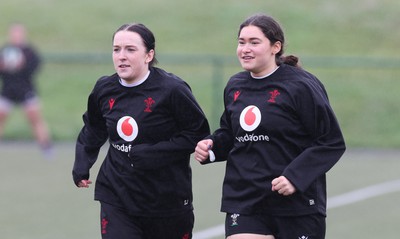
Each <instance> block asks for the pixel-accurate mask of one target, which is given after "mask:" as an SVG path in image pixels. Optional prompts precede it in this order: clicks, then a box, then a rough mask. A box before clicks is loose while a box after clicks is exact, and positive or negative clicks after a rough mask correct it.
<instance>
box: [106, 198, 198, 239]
mask: <svg viewBox="0 0 400 239" xmlns="http://www.w3.org/2000/svg"><path fill="white" fill-rule="evenodd" d="M193 225H194V214H193V211H188V212H184V213H183V214H181V215H177V216H171V217H156V218H155V217H139V216H131V215H128V214H127V213H125V211H123V210H122V209H120V208H118V207H115V206H112V205H110V204H107V203H103V202H101V212H100V228H101V237H102V238H103V239H116V238H118V239H154V238H157V239H190V238H192V231H193Z"/></svg>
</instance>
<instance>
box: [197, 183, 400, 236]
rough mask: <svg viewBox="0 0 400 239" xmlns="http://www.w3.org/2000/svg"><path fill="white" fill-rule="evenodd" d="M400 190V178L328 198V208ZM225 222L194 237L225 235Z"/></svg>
mask: <svg viewBox="0 0 400 239" xmlns="http://www.w3.org/2000/svg"><path fill="white" fill-rule="evenodd" d="M397 191H400V179H398V180H393V181H388V182H384V183H379V184H375V185H372V186H368V187H365V188H361V189H357V190H354V191H351V192H348V193H344V194H342V195H338V196H334V197H331V198H329V199H328V209H332V208H337V207H341V206H346V205H348V204H352V203H356V202H359V201H363V200H366V199H369V198H372V197H377V196H381V195H384V194H388V193H393V192H397ZM224 231H225V228H224V224H221V225H218V226H215V227H211V228H208V229H205V230H202V231H199V232H195V233H193V239H210V238H214V237H217V236H222V235H224V233H225V232H224Z"/></svg>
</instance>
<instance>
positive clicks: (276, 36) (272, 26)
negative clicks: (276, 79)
mask: <svg viewBox="0 0 400 239" xmlns="http://www.w3.org/2000/svg"><path fill="white" fill-rule="evenodd" d="M247 26H256V27H258V28H260V30H261V31H262V32H263V33H264V35H265V37H266V38H268V40H269V41H270V42H271V45H273V44H275V42H278V41H279V42H280V43H281V50H280V51H279V52H278V53H276V55H275V59H276V63H277V64H278V65H280V64H282V63H285V64H288V65H292V66H299V64H298V61H299V58H298V57H296V56H293V55H290V56H284V55H283V53H284V47H285V36H284V34H283V30H282V28H281V26H280V25H279V23H278V22H277V21H276V20H275V19H273V18H272V17H270V16H267V15H265V14H261V13H259V14H255V15H252V16H250V17H249V18H247V19H246V20H245V21H244V22H243V23H242V24H241V25H240V27H239V33H238V36H240V32H241V31H242V29H243V28H244V27H247Z"/></svg>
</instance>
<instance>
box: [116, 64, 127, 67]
mask: <svg viewBox="0 0 400 239" xmlns="http://www.w3.org/2000/svg"><path fill="white" fill-rule="evenodd" d="M118 67H119V68H128V67H129V65H125V64H122V65H119V66H118Z"/></svg>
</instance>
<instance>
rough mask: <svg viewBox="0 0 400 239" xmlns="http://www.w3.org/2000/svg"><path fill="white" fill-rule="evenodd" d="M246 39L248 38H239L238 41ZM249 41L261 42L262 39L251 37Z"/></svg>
mask: <svg viewBox="0 0 400 239" xmlns="http://www.w3.org/2000/svg"><path fill="white" fill-rule="evenodd" d="M244 39H246V38H245V37H238V40H244ZM249 40H250V41H254V40H259V41H261V39H260V38H258V37H251V38H250V39H249Z"/></svg>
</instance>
